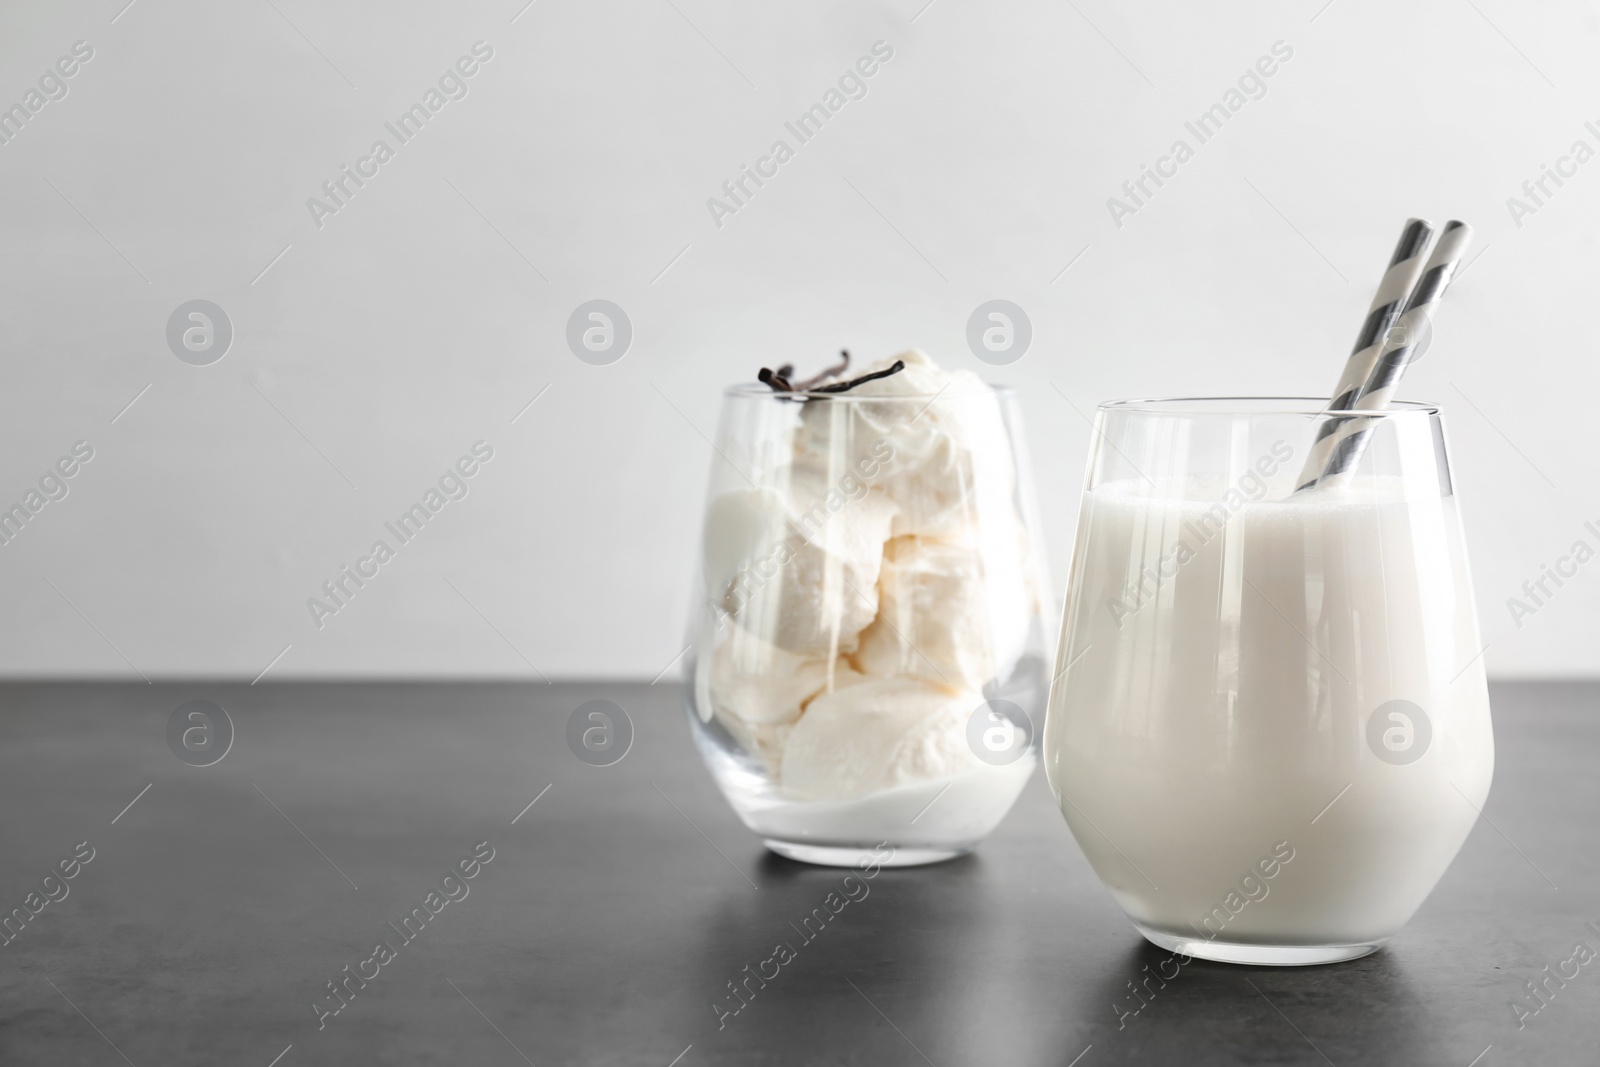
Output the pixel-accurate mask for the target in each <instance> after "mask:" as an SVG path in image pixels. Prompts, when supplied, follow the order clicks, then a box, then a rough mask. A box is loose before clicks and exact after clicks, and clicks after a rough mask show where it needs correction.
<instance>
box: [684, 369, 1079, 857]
mask: <svg viewBox="0 0 1600 1067" xmlns="http://www.w3.org/2000/svg"><path fill="white" fill-rule="evenodd" d="M910 355H916V354H910ZM920 359H921V360H922V361H923V364H922V365H924V366H929V367H931V364H930V363H927V362H926V357H920ZM951 377H952V379H953V381H952V383H951V386H950V387H949V388H946V389H944V390H943V391H941V392H939V393H936V394H933V395H895V394H890V393H887V390H889V389H891V388H892V387H893V386H894V385H895V384H896V383H897V382H898V379H894V378H889V379H885V380H884V381H880V382H875V383H873V385H874V388H873V390H872V395H858V393H856V392H836V393H821V392H818V393H805V392H789V393H774V392H773V391H772V390H770V389H768V388H767V387H765V386H749V387H745V386H736V387H734V388H731V389H728V390H727V392H726V393H725V397H724V403H723V410H722V420H721V426H720V429H719V431H718V435H717V443H716V453H717V455H716V458H715V459H714V460H713V468H712V476H711V490H710V502H709V504H708V506H707V511H706V519H705V533H704V538H703V551H702V559H701V581H700V585H699V589H700V591H701V595H700V596H699V598H698V603H697V605H696V607H695V611H694V618H693V619H692V620H691V631H690V640H691V642H692V644H693V648H694V653H693V654H694V659H693V660H692V661H691V662H690V664H689V666H688V671H689V675H690V677H691V678H692V679H693V684H692V685H691V686H690V692H689V700H688V708H689V721H690V727H691V731H692V733H693V735H694V738H695V741H696V743H697V746H698V748H699V750H700V752H701V755H702V756H703V757H704V759H705V761H706V765H707V766H708V767H709V768H710V771H711V775H712V777H713V778H714V779H715V780H716V782H717V784H718V785H719V786H720V787H721V789H722V791H723V793H724V794H725V795H726V796H727V798H728V801H729V803H730V804H732V806H733V808H734V810H735V811H736V812H737V813H738V814H739V817H740V818H741V819H742V820H743V821H744V823H745V825H747V826H748V827H750V829H751V830H753V831H755V832H756V833H757V834H759V835H761V837H762V838H763V839H764V840H765V843H766V844H767V846H768V847H769V848H771V849H773V850H774V851H776V852H778V853H780V854H782V855H785V856H788V857H790V858H793V859H797V860H803V861H807V862H811V863H821V864H833V865H850V864H854V863H856V862H858V861H859V860H860V858H861V856H862V853H863V850H870V849H872V848H874V846H881V845H883V844H887V845H888V846H890V848H891V849H892V850H893V853H892V857H891V858H889V859H888V860H887V861H886V862H887V863H888V864H890V865H913V864H920V863H932V862H936V861H939V860H944V859H949V858H951V857H953V856H957V855H960V854H961V853H963V852H965V851H967V850H969V849H971V848H972V847H973V846H975V845H976V844H977V843H978V841H979V840H980V839H981V838H983V837H984V836H985V835H986V834H988V833H989V831H990V830H992V829H993V828H994V826H995V824H996V823H998V822H999V820H1000V818H1001V817H1002V816H1003V815H1004V814H1005V813H1006V811H1007V810H1008V809H1009V808H1010V807H1011V804H1012V802H1013V801H1014V800H1015V799H1016V797H1017V794H1018V793H1019V792H1020V791H1021V789H1022V787H1023V785H1024V784H1026V782H1027V779H1028V777H1029V775H1030V774H1031V773H1032V771H1033V767H1034V764H1035V762H1036V761H1037V736H1038V733H1039V731H1038V730H1036V729H1035V726H1034V724H1041V725H1042V716H1043V711H1044V700H1045V696H1046V692H1047V689H1048V674H1047V669H1046V664H1047V662H1048V656H1049V648H1050V645H1051V643H1052V638H1053V635H1052V633H1051V627H1052V622H1053V620H1052V619H1051V612H1050V610H1049V607H1048V599H1047V594H1046V593H1045V592H1044V590H1045V589H1046V588H1047V584H1048V583H1047V582H1046V581H1045V580H1044V570H1043V564H1042V556H1041V553H1040V539H1039V537H1038V525H1037V522H1036V518H1035V512H1034V501H1033V497H1032V487H1031V481H1030V477H1029V472H1028V469H1027V463H1026V458H1025V453H1024V450H1023V447H1024V446H1023V442H1022V436H1021V428H1020V422H1019V416H1018V411H1017V405H1016V401H1015V398H1014V397H1013V396H1012V394H1011V393H1010V392H1009V391H1008V390H1004V389H997V388H994V387H991V386H988V385H985V384H983V383H982V382H981V381H980V380H979V379H977V378H976V376H973V375H971V374H970V373H967V372H960V373H958V374H955V375H952V376H951ZM866 392H867V390H861V393H866ZM883 851H884V850H882V849H880V850H879V855H880V856H881V855H882V853H883Z"/></svg>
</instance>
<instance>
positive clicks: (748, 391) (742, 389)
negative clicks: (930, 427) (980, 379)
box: [722, 382, 1016, 404]
mask: <svg viewBox="0 0 1600 1067" xmlns="http://www.w3.org/2000/svg"><path fill="white" fill-rule="evenodd" d="M983 385H984V387H985V388H986V389H987V390H988V393H986V394H974V393H953V394H949V396H948V397H946V391H945V390H940V391H939V392H936V393H880V394H876V395H868V394H864V393H822V392H817V391H815V390H798V389H797V390H795V391H793V392H778V391H777V390H776V389H773V388H772V387H770V386H767V385H763V384H762V383H760V382H739V383H736V384H734V385H729V386H726V387H725V388H724V389H723V390H722V395H723V396H725V397H729V398H733V397H739V398H750V397H754V398H757V399H759V398H761V397H764V396H766V397H773V398H775V399H779V400H787V399H792V398H795V397H800V398H804V399H807V400H837V401H844V402H847V403H854V404H867V403H870V404H892V403H895V402H896V401H901V400H905V401H913V400H915V401H921V402H922V403H924V404H931V403H932V402H933V401H935V400H938V399H940V398H941V397H946V398H947V399H950V400H959V399H961V398H963V397H970V396H977V395H993V396H997V397H1002V398H1010V397H1014V396H1016V390H1015V389H1013V388H1012V387H1011V386H1009V385H996V384H994V383H993V382H984V383H983Z"/></svg>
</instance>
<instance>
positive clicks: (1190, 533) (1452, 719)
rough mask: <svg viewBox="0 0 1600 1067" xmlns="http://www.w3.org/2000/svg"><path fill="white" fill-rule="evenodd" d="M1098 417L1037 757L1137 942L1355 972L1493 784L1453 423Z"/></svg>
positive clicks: (1117, 411) (1410, 416)
mask: <svg viewBox="0 0 1600 1067" xmlns="http://www.w3.org/2000/svg"><path fill="white" fill-rule="evenodd" d="M1326 406H1327V401H1326V400H1315V399H1267V398H1247V399H1237V398H1229V399H1193V400H1136V401H1119V402H1116V403H1109V404H1104V405H1102V406H1101V407H1100V409H1099V412H1098V417H1097V419H1096V433H1095V439H1094V447H1093V451H1092V454H1091V457H1090V461H1089V470H1088V476H1087V485H1086V488H1085V492H1084V496H1083V507H1082V513H1081V516H1080V518H1079V523H1078V532H1077V543H1076V547H1075V550H1074V558H1073V563H1072V574H1071V578H1070V582H1069V587H1068V594H1067V603H1066V607H1065V614H1064V622H1063V627H1062V634H1061V645H1060V654H1059V658H1058V660H1057V662H1056V665H1055V668H1054V670H1055V679H1054V682H1053V685H1052V689H1051V694H1050V703H1049V712H1048V717H1047V724H1046V727H1045V737H1044V751H1043V758H1044V761H1045V767H1046V772H1047V774H1048V776H1049V779H1050V784H1051V787H1052V789H1053V790H1054V792H1055V794H1056V797H1057V799H1058V801H1059V803H1060V805H1061V811H1062V814H1063V815H1064V816H1065V817H1066V820H1067V823H1068V825H1069V826H1070V827H1071V829H1072V833H1073V835H1074V836H1075V837H1076V838H1077V841H1078V844H1079V845H1080V846H1082V848H1083V850H1084V853H1085V854H1086V855H1087V856H1088V858H1089V861H1090V863H1091V864H1093V866H1094V868H1095V871H1096V873H1097V874H1098V875H1099V876H1100V879H1101V881H1102V882H1104V883H1105V885H1106V887H1107V888H1108V889H1109V890H1110V891H1111V893H1112V895H1113V896H1114V897H1115V898H1116V900H1117V903H1118V904H1120V905H1121V906H1122V908H1123V910H1124V911H1125V912H1127V914H1128V916H1129V918H1131V919H1132V920H1133V923H1134V926H1135V927H1137V928H1138V930H1139V931H1140V932H1141V933H1142V934H1144V936H1145V937H1146V938H1148V939H1149V940H1150V941H1152V942H1154V943H1155V944H1157V945H1160V946H1161V947H1163V948H1166V949H1169V950H1173V951H1177V952H1180V953H1183V954H1185V955H1188V956H1199V957H1203V958H1206V959H1213V960H1222V961H1227V962H1234V963H1254V964H1266V965H1275V966H1282V965H1290V964H1309V963H1329V962H1333V961H1337V960H1345V959H1353V958H1355V957H1358V956H1362V955H1365V954H1367V953H1369V952H1372V951H1374V950H1375V949H1377V948H1378V947H1380V946H1381V945H1382V944H1383V943H1384V942H1385V941H1386V940H1388V939H1389V938H1390V937H1392V936H1394V934H1395V933H1396V932H1397V931H1398V930H1399V929H1400V927H1401V926H1403V925H1404V924H1405V922H1406V921H1407V920H1408V919H1409V918H1410V917H1411V916H1412V915H1413V914H1414V913H1415V912H1416V910H1417V908H1418V907H1419V906H1420V905H1421V904H1422V902H1423V900H1424V899H1425V898H1426V897H1427V895H1428V893H1429V892H1431V891H1432V889H1433V887H1434V886H1435V885H1436V884H1437V883H1438V881H1439V879H1440V878H1441V877H1442V876H1443V874H1444V872H1445V868H1446V867H1448V866H1449V865H1450V861H1451V860H1452V859H1453V858H1454V857H1455V854H1456V852H1457V850H1458V849H1459V848H1460V847H1461V844H1462V842H1463V841H1464V840H1465V839H1466V836H1467V833H1468V831H1469V830H1470V829H1471V828H1472V825H1473V822H1474V821H1475V820H1476V819H1477V816H1478V811H1479V809H1480V808H1481V807H1482V806H1483V803H1484V800H1485V798H1486V797H1487V795H1488V791H1489V781H1490V778H1491V776H1492V774H1493V771H1494V739H1493V735H1492V732H1491V728H1490V722H1489V699H1488V691H1487V687H1486V684H1485V679H1484V668H1483V660H1482V649H1483V644H1482V642H1481V641H1480V639H1479V635H1478V621H1477V615H1476V611H1475V608H1474V605H1473V597H1472V584H1471V579H1470V576H1469V573H1468V568H1467V557H1466V550H1465V546H1464V544H1463V540H1462V531H1461V519H1460V515H1459V513H1458V511H1457V505H1456V496H1455V491H1454V485H1453V482H1452V479H1451V474H1450V465H1449V460H1448V452H1447V449H1446V446H1445V437H1444V428H1443V424H1442V422H1441V420H1440V416H1439V412H1438V410H1437V409H1436V408H1433V407H1430V406H1427V405H1424V404H1410V403H1398V402H1397V403H1395V404H1393V405H1392V406H1391V407H1389V408H1386V409H1384V410H1382V411H1374V412H1370V413H1357V414H1356V416H1355V417H1356V418H1359V419H1360V420H1361V421H1362V428H1363V429H1364V430H1366V431H1368V433H1369V435H1368V437H1367V441H1366V446H1365V450H1364V452H1363V454H1362V455H1361V458H1360V462H1359V464H1358V465H1357V466H1356V468H1355V469H1354V470H1353V471H1351V472H1349V473H1348V474H1347V475H1345V476H1343V477H1341V478H1339V479H1337V480H1336V481H1334V482H1332V483H1331V484H1324V485H1322V486H1319V487H1315V488H1311V489H1307V490H1303V491H1300V492H1295V486H1296V484H1297V482H1298V480H1299V479H1298V478H1297V475H1299V473H1300V470H1301V465H1302V463H1303V462H1304V460H1305V458H1306V455H1307V451H1308V449H1309V448H1310V446H1311V442H1312V440H1313V438H1314V437H1315V435H1316V433H1317V430H1318V427H1319V426H1321V425H1323V424H1324V416H1323V410H1324V408H1326Z"/></svg>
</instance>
